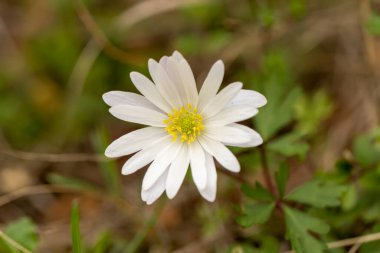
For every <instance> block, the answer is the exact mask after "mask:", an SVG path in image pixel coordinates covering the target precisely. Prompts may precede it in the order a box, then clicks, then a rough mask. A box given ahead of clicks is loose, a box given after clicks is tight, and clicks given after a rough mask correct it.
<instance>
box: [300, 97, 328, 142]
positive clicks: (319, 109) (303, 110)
mask: <svg viewBox="0 0 380 253" xmlns="http://www.w3.org/2000/svg"><path fill="white" fill-rule="evenodd" d="M332 109H333V105H332V102H331V99H330V98H329V96H328V95H327V92H326V91H325V90H318V91H317V92H315V93H313V95H312V96H309V95H303V96H300V97H299V99H298V100H297V101H296V102H295V106H294V111H295V117H296V119H297V126H296V130H297V133H299V134H300V135H312V134H315V133H316V132H317V131H319V130H320V129H321V123H322V122H323V121H324V120H326V119H327V117H328V116H329V115H330V114H331V111H332Z"/></svg>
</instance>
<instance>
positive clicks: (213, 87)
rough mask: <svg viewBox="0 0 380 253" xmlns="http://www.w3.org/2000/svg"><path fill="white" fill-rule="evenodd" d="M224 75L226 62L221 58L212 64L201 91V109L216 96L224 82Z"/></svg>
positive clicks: (199, 104) (199, 101) (199, 102)
mask: <svg viewBox="0 0 380 253" xmlns="http://www.w3.org/2000/svg"><path fill="white" fill-rule="evenodd" d="M223 76H224V64H223V62H222V61H221V60H219V61H217V62H215V63H214V65H212V67H211V69H210V71H209V73H208V75H207V77H206V79H205V81H204V82H203V85H202V88H201V90H200V92H199V100H198V107H199V108H200V109H202V108H203V107H204V106H206V105H207V104H208V103H209V102H210V100H211V99H212V98H214V97H215V95H216V93H217V92H218V90H219V88H220V85H221V84H222V81H223Z"/></svg>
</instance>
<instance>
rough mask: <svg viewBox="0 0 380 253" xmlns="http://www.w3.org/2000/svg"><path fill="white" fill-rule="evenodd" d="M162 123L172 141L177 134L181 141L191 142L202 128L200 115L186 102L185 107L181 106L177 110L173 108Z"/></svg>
mask: <svg viewBox="0 0 380 253" xmlns="http://www.w3.org/2000/svg"><path fill="white" fill-rule="evenodd" d="M164 123H165V124H166V128H165V129H166V131H168V133H169V134H170V135H171V136H173V139H172V140H173V141H175V140H176V139H177V138H178V136H179V137H181V141H182V142H185V141H186V142H187V143H191V142H193V141H194V140H195V139H196V137H197V136H198V135H199V134H200V133H201V131H202V130H203V129H204V127H203V124H202V116H201V115H200V114H199V113H198V110H197V108H196V107H195V108H193V106H192V105H191V104H188V105H187V107H184V106H182V108H181V109H179V110H177V109H173V112H172V113H169V114H168V118H167V119H166V120H164Z"/></svg>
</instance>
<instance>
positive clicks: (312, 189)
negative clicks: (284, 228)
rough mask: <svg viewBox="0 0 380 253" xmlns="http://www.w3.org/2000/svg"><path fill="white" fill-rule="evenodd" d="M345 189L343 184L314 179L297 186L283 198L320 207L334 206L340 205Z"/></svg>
mask: <svg viewBox="0 0 380 253" xmlns="http://www.w3.org/2000/svg"><path fill="white" fill-rule="evenodd" d="M345 189H346V187H345V186H343V185H337V184H334V183H324V182H321V181H318V180H314V181H310V182H307V183H305V184H303V185H301V186H298V187H297V188H296V189H294V190H293V191H292V192H290V193H289V194H288V195H286V196H285V199H286V200H291V201H295V202H299V203H303V204H308V205H312V206H315V207H321V208H324V207H335V206H339V205H340V198H341V196H342V194H343V192H344V191H345Z"/></svg>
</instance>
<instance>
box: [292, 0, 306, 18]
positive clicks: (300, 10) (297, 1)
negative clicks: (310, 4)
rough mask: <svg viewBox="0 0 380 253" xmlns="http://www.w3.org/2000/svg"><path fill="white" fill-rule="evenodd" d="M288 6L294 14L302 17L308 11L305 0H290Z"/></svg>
mask: <svg viewBox="0 0 380 253" xmlns="http://www.w3.org/2000/svg"><path fill="white" fill-rule="evenodd" d="M288 8H289V10H290V12H291V13H292V15H293V16H295V17H296V18H300V17H302V16H304V15H305V12H306V3H305V0H290V1H288Z"/></svg>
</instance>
